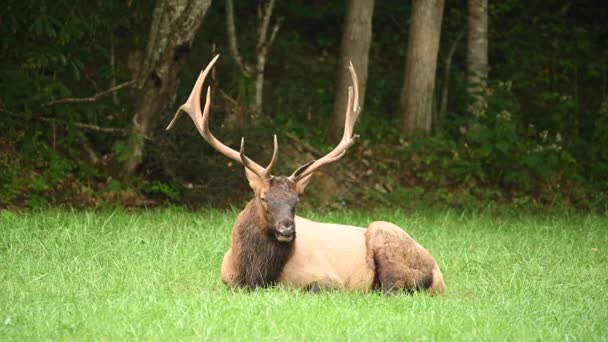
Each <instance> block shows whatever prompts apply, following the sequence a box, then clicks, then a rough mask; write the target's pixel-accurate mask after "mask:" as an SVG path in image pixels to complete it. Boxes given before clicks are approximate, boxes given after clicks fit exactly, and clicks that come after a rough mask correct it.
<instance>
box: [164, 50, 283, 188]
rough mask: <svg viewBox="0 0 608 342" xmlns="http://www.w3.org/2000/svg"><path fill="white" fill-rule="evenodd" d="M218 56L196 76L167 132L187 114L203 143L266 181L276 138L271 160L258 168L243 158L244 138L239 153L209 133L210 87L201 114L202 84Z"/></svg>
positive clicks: (275, 157)
mask: <svg viewBox="0 0 608 342" xmlns="http://www.w3.org/2000/svg"><path fill="white" fill-rule="evenodd" d="M219 56H220V55H217V56H215V57H214V58H213V59H212V60H211V62H209V64H208V65H207V66H206V67H205V69H204V70H203V71H201V73H200V75H199V76H198V79H197V80H196V83H195V84H194V88H192V92H191V93H190V96H189V97H188V100H187V101H186V102H185V103H184V104H183V105H181V106H180V107H179V108H178V109H177V112H176V113H175V116H174V117H173V119H172V120H171V122H170V123H169V125H168V126H167V130H169V129H171V128H172V127H173V125H174V124H175V122H176V121H177V119H178V118H179V117H180V114H181V112H182V111H184V112H186V113H188V115H189V116H190V118H191V119H192V121H193V122H194V125H195V126H196V129H197V130H198V132H199V133H200V135H201V136H202V137H203V138H204V139H205V141H207V142H208V143H209V145H211V146H212V147H213V148H214V149H216V150H217V151H218V152H220V153H221V154H223V155H225V156H226V157H228V158H230V159H232V160H234V161H236V162H237V163H239V164H242V165H243V166H245V167H246V168H247V169H249V170H250V171H252V172H253V173H255V174H256V175H258V177H260V178H261V179H267V178H269V177H270V172H271V171H272V168H273V167H274V165H275V163H276V160H277V155H278V151H279V144H278V141H277V136H276V135H275V136H274V151H273V153H272V160H271V161H270V163H269V164H268V166H267V167H265V168H264V167H262V166H260V165H259V164H257V163H256V162H254V161H253V160H251V159H249V158H248V157H247V156H245V148H244V144H245V140H244V138H243V139H242V140H241V149H240V151H239V152H237V151H235V150H233V149H232V148H230V147H228V146H226V145H224V144H223V143H222V142H221V141H219V140H218V139H216V138H215V137H214V136H213V134H211V131H210V130H209V108H210V107H211V87H207V96H206V99H205V107H204V108H203V111H202V112H201V91H202V88H203V84H204V83H205V78H206V77H207V75H208V74H209V71H211V69H212V68H213V66H214V65H215V62H216V61H217V59H218V58H219Z"/></svg>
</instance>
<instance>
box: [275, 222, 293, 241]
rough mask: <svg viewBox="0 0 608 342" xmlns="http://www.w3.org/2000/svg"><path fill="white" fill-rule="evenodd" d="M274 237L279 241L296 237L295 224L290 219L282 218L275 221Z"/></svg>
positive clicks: (291, 239)
mask: <svg viewBox="0 0 608 342" xmlns="http://www.w3.org/2000/svg"><path fill="white" fill-rule="evenodd" d="M274 235H275V237H276V238H277V240H278V241H280V242H291V241H293V239H294V238H295V237H296V224H295V222H294V221H293V220H292V219H283V220H280V221H279V223H277V226H276V229H275V233H274Z"/></svg>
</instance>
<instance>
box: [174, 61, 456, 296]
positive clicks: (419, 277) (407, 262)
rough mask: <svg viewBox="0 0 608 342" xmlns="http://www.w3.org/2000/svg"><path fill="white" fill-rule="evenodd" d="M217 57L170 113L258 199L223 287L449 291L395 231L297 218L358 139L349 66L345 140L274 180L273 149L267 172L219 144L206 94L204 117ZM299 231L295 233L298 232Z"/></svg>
mask: <svg viewBox="0 0 608 342" xmlns="http://www.w3.org/2000/svg"><path fill="white" fill-rule="evenodd" d="M218 57H219V56H216V57H215V58H214V59H213V60H212V61H211V62H210V63H209V65H207V67H206V68H205V69H204V70H203V71H202V72H201V74H200V76H199V78H198V80H197V81H196V84H195V85H194V89H193V90H192V93H191V94H190V97H189V98H188V100H187V101H186V103H184V104H183V105H182V106H181V107H180V108H179V109H178V111H177V113H176V114H175V117H174V118H173V120H172V121H171V123H170V124H169V126H168V127H167V129H170V128H171V127H172V126H173V124H174V123H175V121H176V120H177V119H178V118H179V114H180V113H181V111H185V112H186V113H188V114H189V115H190V117H191V118H192V120H193V121H194V124H195V126H196V128H197V129H198V131H199V133H200V134H201V135H202V136H203V138H204V139H205V140H206V141H207V142H208V143H209V144H210V145H211V146H213V147H214V148H215V149H216V150H217V151H219V152H220V153H222V154H224V155H226V156H227V157H229V158H231V159H232V160H234V161H236V162H238V163H240V164H242V165H244V166H245V174H246V176H247V179H248V181H249V185H250V186H251V188H252V189H253V192H254V194H255V196H254V198H253V199H252V200H251V201H250V202H249V203H248V204H247V206H246V207H245V209H244V210H243V211H241V213H240V214H239V215H238V217H237V219H236V222H235V224H234V228H233V230H232V246H231V248H230V249H229V250H228V252H227V253H226V255H225V256H224V260H223V262H222V268H221V275H222V281H223V282H224V283H226V284H227V285H229V286H234V287H246V288H255V287H266V286H270V285H273V284H275V283H279V284H282V285H284V286H287V287H293V288H303V289H320V288H333V289H349V290H359V291H366V290H369V289H381V290H383V291H386V292H412V291H416V290H426V291H428V292H430V293H443V292H445V291H446V287H445V283H444V281H443V276H442V274H441V271H440V269H439V266H438V265H437V262H435V259H434V258H433V257H432V256H431V254H430V253H429V252H428V251H427V250H426V249H424V247H422V246H421V245H420V244H418V243H417V242H416V241H415V240H414V239H412V238H411V237H410V236H409V235H408V234H407V233H406V232H404V231H403V230H402V229H401V228H399V227H397V226H396V225H394V224H392V223H389V222H383V221H377V222H373V223H371V224H370V225H369V226H368V227H367V229H364V228H360V227H354V226H349V225H341V224H327V223H318V222H313V221H309V220H307V219H304V218H302V217H299V216H296V215H295V211H296V205H297V204H298V195H300V194H302V192H303V191H304V188H305V187H306V184H307V183H308V181H309V180H310V177H311V176H312V175H313V174H314V172H315V171H317V170H318V169H319V168H320V167H321V166H323V165H326V164H329V163H332V162H334V161H336V160H338V159H340V158H341V157H342V156H343V155H344V153H345V152H346V150H347V149H348V148H349V147H350V146H351V145H352V144H353V143H354V142H355V140H356V139H357V138H358V136H357V135H353V127H354V125H355V122H356V121H357V117H358V115H359V105H358V104H359V100H358V97H359V93H358V87H357V75H356V73H355V70H354V68H353V66H352V64H351V66H350V68H349V69H350V74H351V77H352V82H353V86H352V87H350V88H349V93H348V106H347V109H346V115H345V117H346V122H345V125H344V135H343V137H342V140H341V141H340V143H339V144H338V145H337V146H336V148H334V149H333V150H332V151H331V152H330V153H329V154H327V155H326V156H324V157H322V158H320V159H317V160H313V161H311V162H309V163H307V164H304V165H303V166H301V167H300V168H298V169H297V170H296V171H295V172H294V173H293V174H292V175H291V176H289V177H285V176H276V177H275V176H272V175H271V173H270V171H271V170H272V168H273V166H274V165H275V162H276V160H277V152H278V143H277V137H276V135H275V136H274V152H273V154H272V159H271V161H270V163H269V165H268V166H267V167H265V168H264V167H262V166H260V165H258V164H257V163H255V162H254V161H252V160H251V159H249V158H248V157H247V156H245V150H244V139H243V140H241V148H240V151H238V152H237V151H236V150H233V149H232V148H230V147H228V146H226V145H224V144H223V143H222V142H220V141H219V140H217V139H216V138H215V137H214V136H213V135H212V134H211V132H210V131H209V124H208V122H209V107H210V103H211V89H210V88H207V97H206V102H205V106H204V109H203V111H202V112H201V103H200V96H201V90H202V87H203V83H204V81H205V77H206V76H207V74H208V73H209V71H210V70H211V68H212V67H213V65H214V64H215V62H216V61H217V58H218ZM296 228H297V234H296Z"/></svg>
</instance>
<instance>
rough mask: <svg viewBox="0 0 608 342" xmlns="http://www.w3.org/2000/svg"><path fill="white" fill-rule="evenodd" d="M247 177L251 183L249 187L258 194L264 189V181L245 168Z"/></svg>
mask: <svg viewBox="0 0 608 342" xmlns="http://www.w3.org/2000/svg"><path fill="white" fill-rule="evenodd" d="M245 176H247V180H248V181H249V186H250V187H251V189H252V190H253V192H255V193H256V194H257V193H258V191H259V190H260V189H261V188H262V184H264V180H263V179H261V178H260V177H259V176H258V175H256V174H255V173H254V172H252V171H249V169H248V168H245Z"/></svg>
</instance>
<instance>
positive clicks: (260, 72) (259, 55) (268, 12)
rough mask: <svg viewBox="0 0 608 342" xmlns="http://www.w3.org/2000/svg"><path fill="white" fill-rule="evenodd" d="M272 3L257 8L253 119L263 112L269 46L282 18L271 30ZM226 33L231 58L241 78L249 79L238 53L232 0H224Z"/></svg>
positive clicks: (247, 67) (246, 68)
mask: <svg viewBox="0 0 608 342" xmlns="http://www.w3.org/2000/svg"><path fill="white" fill-rule="evenodd" d="M274 2H275V0H268V1H267V2H266V3H265V4H263V5H262V4H260V5H259V6H258V32H257V43H256V46H255V65H254V67H253V69H254V70H253V74H254V75H255V81H254V88H255V91H254V105H253V112H254V117H255V116H258V115H260V114H261V113H262V110H263V100H264V70H265V68H266V58H267V55H268V49H270V46H271V45H272V43H273V42H274V39H275V38H276V36H277V32H278V31H279V29H280V28H281V24H282V22H283V18H279V19H277V20H276V21H275V23H274V25H273V26H272V30H271V29H270V19H271V17H272V12H273V9H274ZM226 31H227V32H228V44H229V47H230V54H231V55H232V58H233V59H234V61H235V63H236V64H237V65H238V67H239V69H240V70H241V73H242V74H243V76H245V77H247V78H251V77H252V75H251V74H252V71H251V69H252V67H251V66H250V65H249V64H247V63H246V62H245V60H244V59H243V57H241V55H240V53H239V48H238V39H237V34H236V25H235V23H234V4H233V3H232V0H226Z"/></svg>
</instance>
